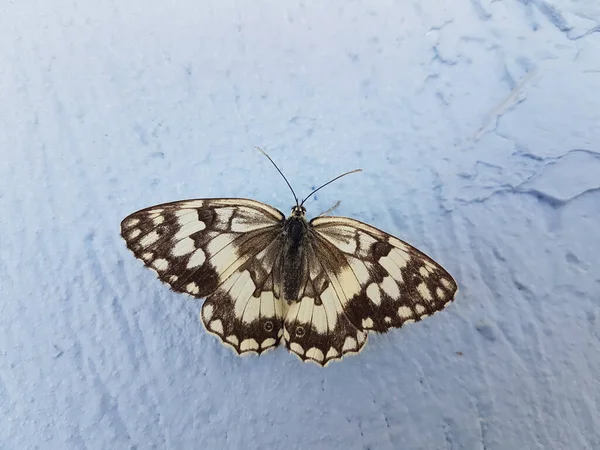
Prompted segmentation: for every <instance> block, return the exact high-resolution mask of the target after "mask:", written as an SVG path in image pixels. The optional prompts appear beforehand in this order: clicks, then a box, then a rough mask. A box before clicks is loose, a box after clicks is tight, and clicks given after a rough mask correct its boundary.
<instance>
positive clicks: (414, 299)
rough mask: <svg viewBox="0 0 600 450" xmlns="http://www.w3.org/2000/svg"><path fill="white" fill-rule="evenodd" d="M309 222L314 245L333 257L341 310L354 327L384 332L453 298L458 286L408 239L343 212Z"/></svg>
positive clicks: (433, 310) (422, 315) (424, 314)
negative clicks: (407, 241)
mask: <svg viewBox="0 0 600 450" xmlns="http://www.w3.org/2000/svg"><path fill="white" fill-rule="evenodd" d="M310 224H311V225H312V228H311V229H312V231H313V232H314V236H315V242H318V243H319V245H318V248H324V249H325V248H327V249H328V250H329V252H330V253H331V258H332V260H333V261H335V262H334V263H333V267H336V268H337V273H336V274H337V277H338V279H339V280H340V284H341V285H342V287H343V289H344V291H345V297H344V302H343V303H342V309H343V313H344V315H345V316H346V317H347V319H348V320H349V321H350V322H351V323H352V324H353V325H354V327H356V329H358V330H361V331H376V332H382V333H383V332H386V331H388V330H389V329H390V328H399V327H401V326H402V325H404V324H407V323H412V322H416V321H419V320H422V319H424V318H425V317H428V316H430V315H431V314H433V313H435V312H436V311H439V310H441V309H443V308H444V307H446V306H447V305H448V304H449V303H450V302H452V301H453V299H454V296H455V294H456V292H457V290H458V287H457V284H456V282H455V281H454V279H453V278H452V276H451V275H450V274H449V273H448V272H447V271H446V270H445V269H444V268H443V267H441V266H440V265H439V264H438V263H436V262H435V261H433V260H432V259H431V258H429V257H428V256H427V255H425V254H424V253H422V252H421V251H419V250H417V249H416V248H414V247H412V246H411V245H409V244H407V243H406V242H403V241H401V240H400V239H398V238H396V237H394V236H391V235H389V234H387V233H385V232H383V231H381V230H379V229H377V228H374V227H372V226H370V225H367V224H365V223H362V222H359V221H357V220H354V219H349V218H345V217H317V218H315V219H313V220H312V221H311V222H310ZM327 244H329V245H327Z"/></svg>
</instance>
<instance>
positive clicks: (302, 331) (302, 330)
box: [296, 327, 305, 338]
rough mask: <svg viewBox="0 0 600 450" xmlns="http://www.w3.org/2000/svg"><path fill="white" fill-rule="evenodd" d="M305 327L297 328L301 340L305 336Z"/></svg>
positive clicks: (297, 334) (297, 335)
mask: <svg viewBox="0 0 600 450" xmlns="http://www.w3.org/2000/svg"><path fill="white" fill-rule="evenodd" d="M304 333H305V331H304V327H296V337H299V338H301V337H302V336H304Z"/></svg>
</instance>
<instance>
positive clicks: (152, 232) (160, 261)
mask: <svg viewBox="0 0 600 450" xmlns="http://www.w3.org/2000/svg"><path fill="white" fill-rule="evenodd" d="M284 219H285V217H284V215H283V214H282V213H281V212H279V211H278V210H276V209H274V208H272V207H270V206H268V205H265V204H263V203H260V202H257V201H254V200H248V199H202V200H186V201H181V202H173V203H166V204H163V205H158V206H153V207H150V208H146V209H143V210H141V211H138V212H136V213H133V214H131V215H130V216H128V217H127V218H125V219H124V220H123V222H122V223H121V235H122V236H123V238H124V239H125V241H126V243H127V247H128V248H129V249H130V250H131V251H132V252H133V253H134V255H135V256H136V257H138V258H139V259H141V260H142V261H143V262H144V264H145V265H146V266H147V267H149V268H150V269H152V270H154V271H155V272H156V273H157V275H158V277H159V279H160V280H161V281H163V282H164V283H166V284H168V285H169V286H170V287H171V288H172V289H173V290H175V291H177V292H183V293H186V294H190V295H192V296H194V297H197V298H204V297H206V301H205V302H204V305H203V307H202V312H201V318H202V322H203V323H204V325H205V326H206V328H207V330H208V331H209V332H211V333H213V334H216V335H217V336H219V337H220V338H221V339H222V340H223V342H224V343H225V344H227V345H229V346H231V347H233V348H234V350H236V351H237V352H238V353H246V352H255V353H261V352H263V351H265V350H268V349H270V348H273V347H275V346H276V345H277V343H278V341H279V338H280V336H281V335H282V332H283V331H282V321H283V314H284V307H283V302H282V301H281V300H280V299H279V292H278V291H279V289H278V286H279V284H278V283H279V280H278V279H276V278H277V276H278V274H277V271H274V270H273V268H274V266H275V263H276V261H277V258H278V256H279V254H280V252H281V241H280V236H281V230H282V227H283V221H284Z"/></svg>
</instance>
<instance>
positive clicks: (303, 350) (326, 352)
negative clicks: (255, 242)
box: [284, 241, 367, 365]
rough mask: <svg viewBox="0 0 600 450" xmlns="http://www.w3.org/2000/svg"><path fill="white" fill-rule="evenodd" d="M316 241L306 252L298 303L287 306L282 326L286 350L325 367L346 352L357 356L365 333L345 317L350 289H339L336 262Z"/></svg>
mask: <svg viewBox="0 0 600 450" xmlns="http://www.w3.org/2000/svg"><path fill="white" fill-rule="evenodd" d="M315 245H316V243H315V242H312V241H309V243H308V245H307V249H306V260H307V267H308V277H307V279H308V280H307V283H306V285H305V286H304V289H303V290H302V291H301V293H300V295H299V297H300V301H298V302H294V303H291V304H290V307H289V309H288V312H287V314H286V317H285V323H284V340H285V343H286V347H287V348H288V349H289V350H290V351H291V352H293V353H294V354H296V355H297V356H298V357H299V358H300V359H302V360H303V361H311V362H315V363H317V364H320V365H327V364H328V363H329V362H330V361H332V360H337V359H341V358H342V357H343V356H344V355H346V354H349V353H358V352H359V351H360V350H361V349H362V347H363V346H364V345H365V344H366V341H367V333H366V332H365V331H363V330H360V329H358V328H356V327H355V326H354V325H353V324H352V323H351V322H350V320H348V318H347V317H346V314H345V312H344V304H345V303H346V300H347V295H348V293H349V291H348V289H349V288H350V287H349V286H342V284H343V282H340V280H339V279H338V276H337V274H336V273H335V271H336V268H337V267H338V264H339V263H340V261H335V259H332V258H331V255H330V254H326V253H324V249H323V248H322V247H320V248H319V247H318V246H317V248H319V250H317V251H315Z"/></svg>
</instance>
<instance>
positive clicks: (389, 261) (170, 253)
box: [121, 148, 458, 366]
mask: <svg viewBox="0 0 600 450" xmlns="http://www.w3.org/2000/svg"><path fill="white" fill-rule="evenodd" d="M257 149H258V150H260V151H261V152H262V153H263V154H264V155H265V156H266V157H267V158H268V159H269V160H270V161H271V163H272V164H273V165H274V166H275V167H276V168H277V170H278V171H279V173H280V174H281V175H282V176H283V173H282V172H281V170H279V168H278V167H277V165H276V164H275V163H274V162H273V160H272V159H271V158H270V157H269V155H267V154H266V153H265V152H264V151H262V150H261V149H259V148H257ZM357 171H359V170H354V171H351V172H347V173H345V174H342V175H340V176H338V177H336V178H334V179H333V180H331V181H329V182H328V183H326V184H324V185H323V186H321V187H319V188H318V189H315V190H314V191H313V192H312V193H311V194H310V195H309V196H308V197H306V198H305V199H304V200H303V201H302V202H299V201H298V198H297V197H296V194H295V192H294V190H293V189H292V187H291V185H290V184H289V182H288V181H287V179H286V178H285V176H283V178H284V179H285V181H286V183H287V184H288V186H289V188H290V189H291V190H292V193H293V195H294V198H295V200H296V204H295V205H294V206H293V208H292V209H291V214H290V215H289V216H288V217H286V216H285V215H284V214H283V213H282V212H280V211H279V210H277V209H275V208H273V207H271V206H269V205H266V204H264V203H261V202H258V201H255V200H250V199H244V198H207V199H197V200H183V201H176V202H172V203H165V204H161V205H157V206H152V207H149V208H145V209H142V210H140V211H137V212H135V213H133V214H131V215H129V216H127V217H126V218H125V219H124V220H123V221H122V223H121V236H122V237H123V238H124V239H125V242H126V244H127V247H128V248H129V249H130V250H131V251H132V252H133V254H134V255H135V256H136V257H137V258H139V259H141V260H142V261H143V262H144V264H145V265H146V266H147V267H148V268H150V269H152V270H154V271H155V272H156V274H157V275H158V278H159V279H160V280H161V281H162V282H164V283H166V284H168V285H169V286H170V288H171V289H172V290H174V291H176V292H181V293H185V294H189V295H191V296H193V297H196V298H204V299H205V301H204V304H203V305H202V309H201V313H200V317H201V321H202V323H203V324H204V326H205V328H206V330H207V331H208V332H209V333H212V334H214V335H216V336H218V337H219V339H221V341H222V342H223V344H225V345H227V346H229V347H231V348H232V349H233V350H235V352H236V353H237V354H240V355H243V354H247V353H256V354H259V355H260V354H261V353H264V352H266V351H268V350H271V349H273V348H275V347H277V346H278V345H279V344H282V345H283V346H285V347H286V348H287V349H288V350H289V351H290V352H292V353H293V354H295V355H297V356H298V357H299V358H300V359H301V360H302V361H311V362H314V363H317V364H318V365H321V366H326V365H327V364H328V363H329V362H331V361H334V360H339V359H341V358H343V357H344V356H346V355H349V354H353V353H359V352H360V351H361V350H362V349H363V348H364V346H365V344H366V342H367V338H368V335H369V333H372V332H376V333H385V332H387V331H388V330H390V329H391V328H399V327H401V326H403V325H405V324H408V323H413V322H417V321H420V320H422V319H424V318H426V317H428V316H430V315H431V314H433V313H435V312H436V311H439V310H441V309H443V308H444V307H446V306H447V305H448V304H449V303H450V302H452V301H453V299H454V296H455V294H456V292H457V290H458V287H457V284H456V282H455V281H454V279H453V278H452V276H451V275H450V274H449V273H448V272H447V271H446V270H445V269H444V268H443V267H441V266H440V265H439V264H438V263H436V262H435V261H433V260H432V259H431V258H429V257H428V256H427V255H425V254H424V253H423V252H421V251H419V250H417V249H416V248H414V247H412V246H411V245H409V244H407V243H406V242H403V241H401V240H400V239H398V238H396V237H394V236H392V235H390V234H387V233H385V232H384V231H381V230H379V229H377V228H375V227H373V226H371V225H368V224H366V223H363V222H359V221H358V220H354V219H350V218H346V217H333V216H328V215H325V213H324V214H321V215H319V216H317V217H315V218H313V219H312V220H310V221H308V220H307V219H306V208H305V207H304V203H305V202H306V200H307V199H308V198H309V197H310V196H312V195H313V194H314V193H315V192H317V191H318V190H319V189H321V188H323V187H325V186H326V185H328V184H329V183H332V182H333V181H335V180H337V179H338V178H341V177H342V176H345V175H347V174H349V173H353V172H357Z"/></svg>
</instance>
